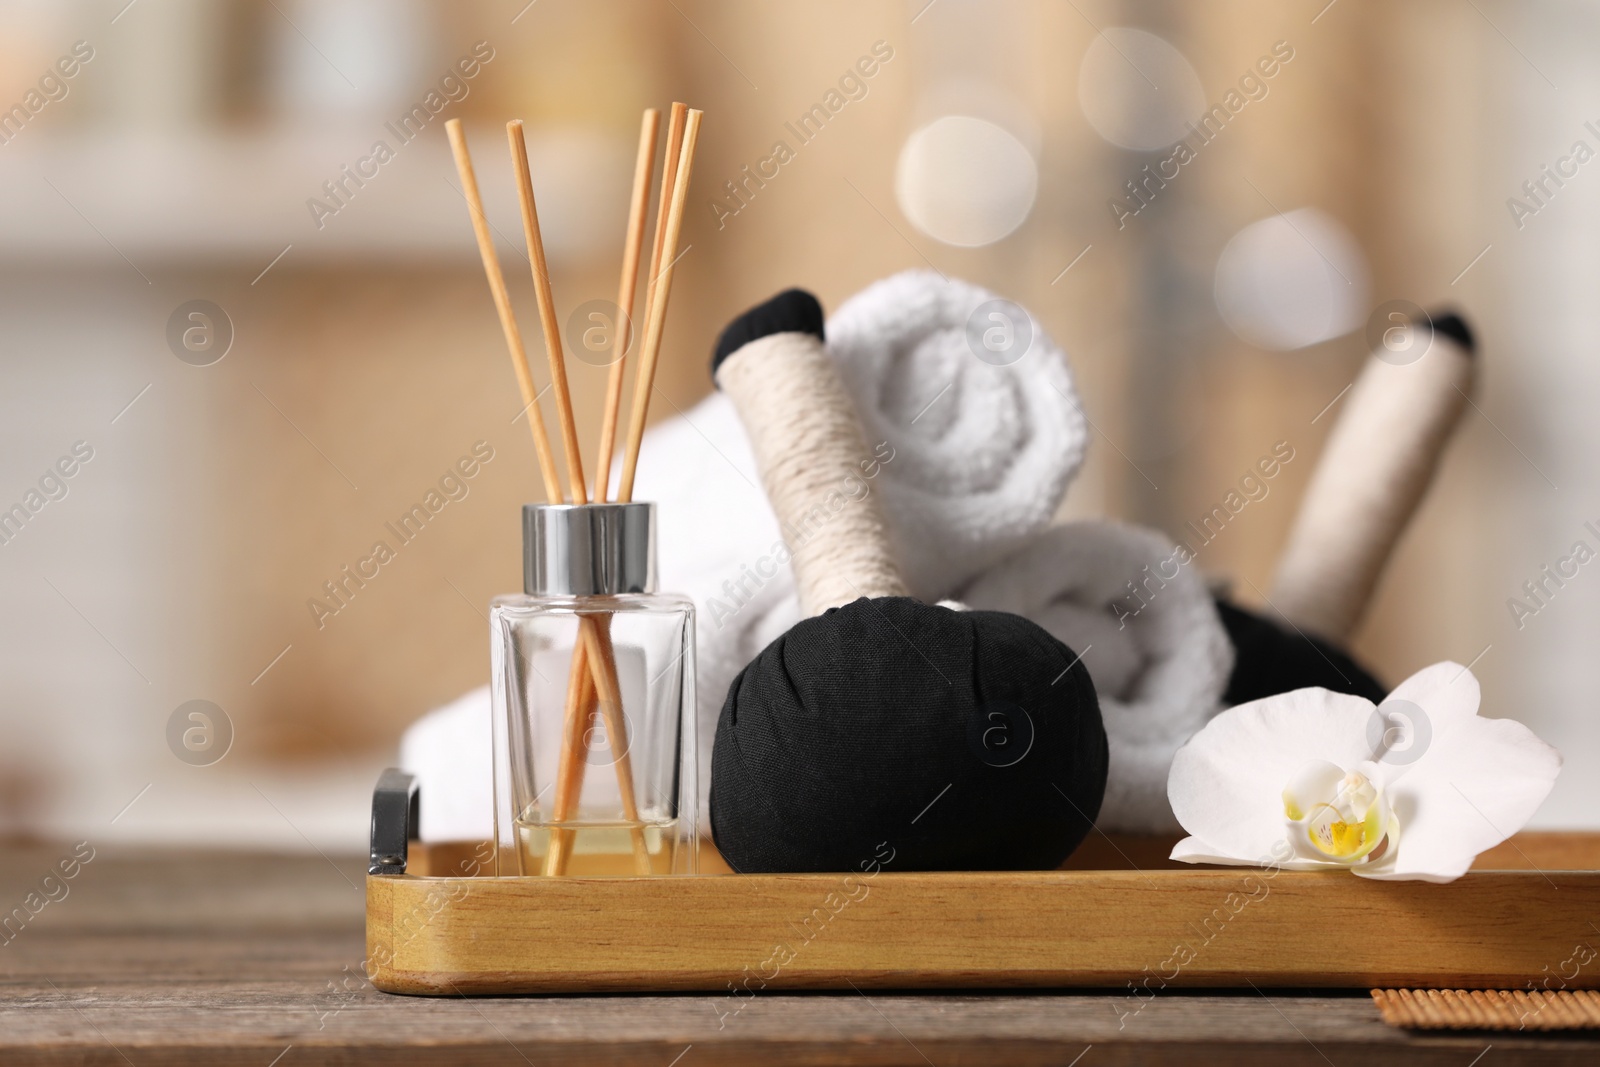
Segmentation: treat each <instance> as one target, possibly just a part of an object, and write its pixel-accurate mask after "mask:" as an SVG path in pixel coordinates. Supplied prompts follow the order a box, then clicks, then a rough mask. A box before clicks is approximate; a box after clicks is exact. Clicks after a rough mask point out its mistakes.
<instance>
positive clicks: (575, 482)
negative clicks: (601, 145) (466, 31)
mask: <svg viewBox="0 0 1600 1067" xmlns="http://www.w3.org/2000/svg"><path fill="white" fill-rule="evenodd" d="M506 140H507V141H509V142H510V144H511V160H512V162H513V163H514V164H515V166H516V171H517V199H518V200H519V201H520V202H521V204H522V232H523V236H524V237H525V238H526V240H527V242H528V262H529V264H530V265H531V266H532V268H533V291H534V295H535V296H536V297H537V298H538V301H539V321H540V323H541V324H542V325H543V326H544V348H545V354H546V355H547V356H548V357H549V359H550V386H551V388H552V389H553V390H554V392H555V394H556V415H557V417H558V418H559V419H560V422H561V443H562V447H563V449H564V450H565V451H566V454H567V477H568V480H569V481H570V482H571V484H572V502H573V503H574V504H587V503H588V502H589V498H588V495H587V493H586V491H585V489H584V486H583V456H582V455H580V454H579V452H578V424H577V422H576V420H574V419H573V417H572V395H571V393H569V392H568V391H567V364H566V358H565V353H564V352H563V350H562V347H561V327H560V325H559V324H558V323H557V322H556V308H555V297H554V295H553V294H552V293H551V292H550V267H549V265H548V264H547V263H546V262H545V257H544V237H543V236H542V235H541V234H540V232H539V209H538V207H537V206H536V205H535V204H534V200H533V175H532V173H531V172H530V171H529V169H528V143H527V141H526V140H525V139H524V138H523V136H522V120H521V119H512V120H511V121H510V122H508V123H506Z"/></svg>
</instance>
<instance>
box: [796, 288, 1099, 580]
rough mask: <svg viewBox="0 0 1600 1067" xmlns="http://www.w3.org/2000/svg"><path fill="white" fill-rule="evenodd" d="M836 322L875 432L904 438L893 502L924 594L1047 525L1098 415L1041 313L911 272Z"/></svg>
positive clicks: (870, 433)
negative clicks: (1082, 399) (1082, 400)
mask: <svg viewBox="0 0 1600 1067" xmlns="http://www.w3.org/2000/svg"><path fill="white" fill-rule="evenodd" d="M1002 304H1003V305H1004V306H1002ZM986 305H989V306H986ZM996 316H998V317H996ZM827 335H828V338H827V340H828V351H829V352H830V353H831V354H832V355H833V357H834V358H835V359H836V360H838V363H839V370H840V375H841V377H843V378H844V381H845V385H846V387H847V388H848V389H849V391H850V394H851V397H852V398H853V399H854V400H855V402H856V413H857V415H858V417H859V418H860V420H861V426H862V431H863V433H864V435H865V437H866V441H867V444H868V445H869V446H871V445H874V444H876V443H877V442H879V441H887V442H889V443H890V444H891V445H892V446H893V447H894V449H895V452H896V456H895V460H894V462H893V463H891V464H888V465H886V466H885V468H884V473H883V477H882V479H881V480H882V482H883V503H884V505H885V512H886V514H887V518H888V522H889V527H890V533H891V535H892V536H893V538H894V542H895V549H896V553H897V555H898V559H899V562H900V566H901V570H902V571H903V573H904V574H905V576H906V579H907V581H908V582H909V583H910V586H911V589H912V591H913V593H915V594H916V595H917V596H919V597H921V598H922V599H924V600H929V601H932V600H937V599H939V598H940V597H944V596H947V595H949V594H950V593H951V592H953V591H954V590H956V589H959V588H960V587H961V586H962V585H963V584H965V582H966V581H967V580H968V579H969V578H971V577H972V576H973V575H975V574H977V573H978V572H980V571H982V570H984V569H985V568H986V567H988V566H989V565H990V564H992V563H994V562H996V561H998V560H1000V559H1003V558H1005V557H1006V556H1008V555H1010V554H1011V553H1012V552H1015V551H1016V550H1017V549H1018V548H1019V547H1020V546H1021V545H1023V544H1024V543H1026V542H1027V541H1028V540H1029V538H1031V537H1032V536H1033V535H1034V534H1036V533H1038V532H1039V531H1040V530H1042V529H1044V528H1045V527H1046V526H1048V525H1049V524H1050V520H1051V518H1052V517H1053V516H1054V515H1055V513H1056V509H1057V507H1059V506H1060V504H1061V500H1062V497H1063V496H1064V495H1065V493H1066V491H1067V485H1068V483H1070V482H1071V481H1072V478H1073V476H1074V475H1076V474H1077V472H1078V468H1079V466H1080V465H1081V464H1082V462H1083V454H1084V448H1085V446H1086V444H1087V426H1086V424H1085V420H1084V416H1083V411H1082V409H1081V408H1080V407H1079V403H1078V396H1077V392H1076V390H1075V389H1074V388H1073V383H1072V372H1071V371H1070V370H1069V369H1068V367H1067V360H1066V356H1065V355H1064V354H1063V353H1062V351H1061V349H1060V348H1058V347H1056V345H1055V343H1054V342H1053V341H1051V340H1050V338H1049V337H1048V336H1046V335H1045V332H1044V330H1043V328H1042V327H1041V326H1040V325H1039V323H1038V320H1036V319H1034V318H1033V316H1032V315H1031V314H1029V313H1028V312H1027V311H1026V310H1024V309H1021V308H1019V307H1018V306H1017V305H1015V304H1009V303H1007V302H1001V301H1000V298H999V297H998V296H996V295H995V294H994V293H991V292H989V291H988V290H986V289H982V288H979V287H978V286H976V285H971V284H969V283H967V282H963V281H959V280H957V279H954V278H951V279H948V280H947V279H945V278H944V277H941V276H940V275H938V274H935V273H934V272H932V271H924V270H918V271H906V272H904V273H902V274H896V275H894V276H892V277H889V278H885V279H884V280H883V281H880V282H877V283H875V284H873V285H870V286H868V287H867V288H866V289H863V290H862V291H861V292H859V293H857V294H856V295H855V296H853V297H851V298H850V299H849V300H847V301H845V302H844V304H843V305H842V306H840V308H839V310H838V311H837V312H836V313H835V314H834V316H833V318H832V319H830V320H829V321H828V326H827ZM986 339H989V340H991V341H992V342H994V343H992V344H990V345H989V347H988V348H985V340H986ZM1008 343H1009V344H1010V345H1012V346H1013V347H1012V349H1011V350H1009V351H1006V350H1004V348H1005V345H1006V344H1008ZM996 346H998V347H1000V348H1001V349H1002V351H1000V352H995V351H993V349H994V348H995V347H996ZM979 352H984V353H985V354H986V355H987V356H988V358H989V359H992V360H995V361H996V362H987V361H986V360H985V359H984V358H980V356H979Z"/></svg>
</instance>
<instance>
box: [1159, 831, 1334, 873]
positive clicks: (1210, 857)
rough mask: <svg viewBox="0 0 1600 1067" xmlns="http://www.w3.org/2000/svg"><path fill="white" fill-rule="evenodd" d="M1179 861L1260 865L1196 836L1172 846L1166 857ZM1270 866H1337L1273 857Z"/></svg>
mask: <svg viewBox="0 0 1600 1067" xmlns="http://www.w3.org/2000/svg"><path fill="white" fill-rule="evenodd" d="M1167 858H1168V859H1171V860H1176V861H1178V862H1179V863H1214V864H1217V865H1218V866H1222V867H1260V866H1263V864H1261V863H1260V862H1258V861H1256V860H1253V859H1249V860H1247V859H1240V858H1239V857H1238V856H1229V855H1227V854H1225V853H1223V852H1222V851H1221V850H1220V849H1217V848H1214V847H1213V846H1211V845H1208V844H1206V843H1205V842H1204V841H1202V840H1200V839H1199V838H1198V837H1186V838H1184V839H1183V840H1182V841H1179V842H1178V843H1177V844H1176V845H1174V846H1172V854H1171V855H1170V856H1168V857H1167ZM1269 865H1270V866H1274V867H1279V868H1282V869H1283V870H1286V871H1323V870H1333V869H1336V868H1337V866H1338V865H1337V864H1333V863H1321V862H1318V861H1316V860H1304V859H1286V860H1278V859H1273V860H1271V861H1269Z"/></svg>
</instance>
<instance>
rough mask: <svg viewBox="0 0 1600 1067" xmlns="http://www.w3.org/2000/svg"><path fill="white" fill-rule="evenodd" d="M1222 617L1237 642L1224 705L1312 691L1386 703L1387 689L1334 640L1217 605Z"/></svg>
mask: <svg viewBox="0 0 1600 1067" xmlns="http://www.w3.org/2000/svg"><path fill="white" fill-rule="evenodd" d="M1217 613H1218V614H1219V615H1221V616H1222V626H1223V628H1224V629H1225V630H1227V631H1228V640H1229V641H1231V642H1232V643H1233V653H1234V657H1233V673H1232V674H1230V675H1229V676H1228V689H1227V692H1225V693H1223V695H1222V702H1223V703H1224V704H1227V705H1229V706H1232V705H1235V704H1248V703H1249V702H1250V701H1252V700H1260V699H1261V698H1262V697H1270V696H1277V695H1278V694H1279V693H1288V692H1291V691H1292V690H1295V689H1308V688H1311V687H1313V686H1315V687H1318V688H1322V689H1331V690H1333V691H1334V692H1335V693H1349V694H1351V695H1352V696H1358V697H1364V698H1366V699H1367V700H1370V701H1372V702H1373V703H1374V704H1381V703H1383V700H1384V697H1385V696H1387V695H1388V690H1387V689H1385V688H1384V686H1383V683H1382V682H1380V681H1378V680H1377V679H1376V678H1374V677H1373V676H1372V675H1371V674H1370V673H1369V672H1368V671H1367V670H1366V668H1364V667H1362V666H1361V665H1360V664H1359V663H1357V662H1356V661H1355V660H1354V659H1352V658H1351V657H1350V654H1349V653H1347V652H1345V651H1343V650H1342V649H1340V648H1339V646H1338V645H1335V644H1334V643H1333V642H1331V641H1325V640H1323V639H1322V638H1320V637H1313V636H1311V635H1310V634H1305V633H1300V632H1297V631H1291V630H1288V629H1285V628H1284V627H1282V626H1279V625H1278V624H1277V623H1275V622H1273V621H1272V620H1271V619H1268V618H1266V617H1264V616H1261V615H1257V614H1256V613H1255V612H1252V611H1246V610H1245V609H1244V608H1241V607H1238V606H1237V605H1234V604H1230V603H1229V602H1228V601H1226V600H1223V599H1220V598H1219V599H1218V600H1217Z"/></svg>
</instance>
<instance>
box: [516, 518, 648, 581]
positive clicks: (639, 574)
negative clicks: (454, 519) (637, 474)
mask: <svg viewBox="0 0 1600 1067" xmlns="http://www.w3.org/2000/svg"><path fill="white" fill-rule="evenodd" d="M655 513H656V506H655V505H654V504H642V503H631V504H524V505H523V507H522V588H523V591H524V592H526V593H527V594H528V595H529V596H615V595H617V594H619V593H653V592H655V591H656V532H655Z"/></svg>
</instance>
